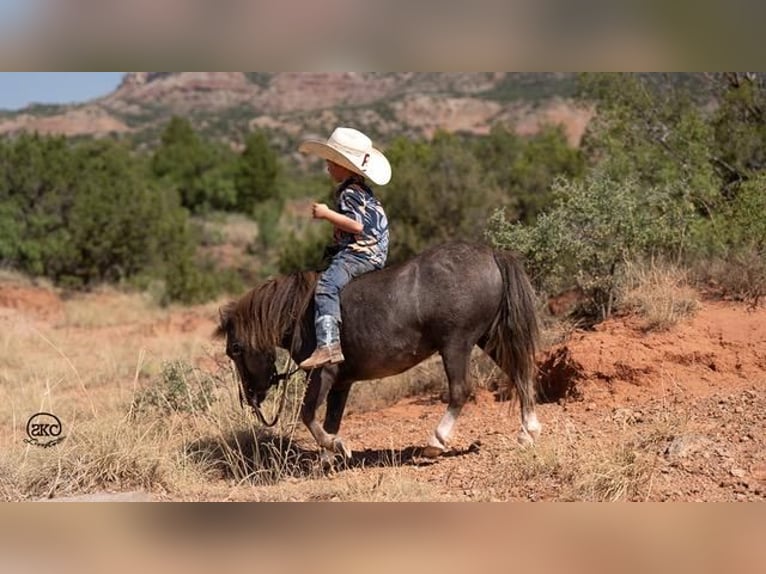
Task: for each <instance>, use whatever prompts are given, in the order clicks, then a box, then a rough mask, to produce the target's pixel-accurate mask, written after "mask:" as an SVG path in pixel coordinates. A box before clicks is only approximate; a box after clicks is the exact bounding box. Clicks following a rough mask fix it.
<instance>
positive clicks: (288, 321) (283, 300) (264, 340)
mask: <svg viewBox="0 0 766 574" xmlns="http://www.w3.org/2000/svg"><path fill="white" fill-rule="evenodd" d="M317 277H318V275H317V273H315V272H314V271H302V272H299V273H293V274H290V275H282V276H279V277H276V278H274V279H270V280H268V281H266V282H264V283H262V284H260V285H258V286H257V287H255V288H253V289H251V290H250V291H248V292H247V293H245V294H244V295H243V296H242V297H240V298H239V299H238V300H236V301H231V302H230V303H228V304H227V305H225V306H224V307H223V308H222V309H221V323H220V326H219V328H218V334H220V335H223V334H224V333H225V332H226V331H227V326H228V325H229V324H231V325H233V326H234V329H235V332H236V333H237V336H238V337H241V338H242V339H243V340H244V341H247V343H248V344H249V345H250V347H251V348H253V349H259V350H265V349H273V348H274V347H277V346H280V345H281V343H282V341H283V339H284V337H285V334H286V333H288V332H289V331H292V332H293V340H292V342H291V346H294V347H295V348H298V347H299V346H300V345H301V342H302V340H303V337H304V335H305V333H304V323H305V322H304V320H303V318H304V315H305V313H306V309H307V308H308V306H309V303H310V302H311V301H312V299H313V295H314V288H315V287H316V282H317Z"/></svg>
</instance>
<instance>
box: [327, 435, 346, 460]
mask: <svg viewBox="0 0 766 574" xmlns="http://www.w3.org/2000/svg"><path fill="white" fill-rule="evenodd" d="M332 449H333V451H335V452H336V453H337V454H339V455H341V456H342V457H343V460H351V449H350V448H348V447H347V446H346V445H345V444H344V443H343V441H342V440H341V439H340V438H338V437H335V438H334V439H333V441H332Z"/></svg>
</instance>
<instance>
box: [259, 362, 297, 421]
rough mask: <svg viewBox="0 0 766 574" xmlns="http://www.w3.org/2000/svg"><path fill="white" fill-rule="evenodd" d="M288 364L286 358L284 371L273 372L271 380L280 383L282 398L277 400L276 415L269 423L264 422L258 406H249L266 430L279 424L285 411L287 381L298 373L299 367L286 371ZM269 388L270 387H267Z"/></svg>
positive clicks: (264, 418)
mask: <svg viewBox="0 0 766 574" xmlns="http://www.w3.org/2000/svg"><path fill="white" fill-rule="evenodd" d="M289 363H290V357H289V356H288V357H287V362H286V363H285V370H284V372H283V373H277V372H276V371H275V372H274V375H272V377H271V378H272V380H274V379H276V384H277V385H279V384H280V383H282V396H281V397H280V398H279V408H278V409H277V413H276V414H275V415H274V419H273V420H272V421H271V422H269V421H267V420H266V417H265V416H264V414H263V412H262V411H261V406H260V405H251V406H252V407H253V410H254V411H255V415H256V416H257V417H258V420H259V421H260V422H261V424H262V425H263V426H265V427H266V428H272V427H274V426H275V425H276V424H277V423H278V422H279V417H280V416H281V415H282V412H283V411H284V410H285V402H286V398H287V381H288V380H290V377H292V376H293V375H294V374H295V373H297V372H298V371H300V369H301V368H300V366H298V365H295V367H294V368H293V369H290V370H288V369H287V365H288V364H289ZM269 386H271V385H269Z"/></svg>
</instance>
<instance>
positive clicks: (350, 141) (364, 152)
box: [298, 128, 391, 185]
mask: <svg viewBox="0 0 766 574" xmlns="http://www.w3.org/2000/svg"><path fill="white" fill-rule="evenodd" d="M298 151H300V152H303V153H308V154H312V155H316V156H319V157H321V158H323V159H326V160H329V161H331V162H333V163H337V164H338V165H342V166H343V167H345V168H347V169H350V170H351V171H353V172H354V173H358V174H359V175H362V176H364V177H368V178H370V180H372V181H373V183H376V184H377V185H386V184H387V183H388V182H389V181H390V180H391V164H389V163H388V160H387V159H386V156H384V155H383V154H382V153H381V152H380V151H378V150H377V149H375V148H374V147H372V140H370V138H368V137H367V136H366V135H364V134H363V133H362V132H360V131H359V130H355V129H353V128H335V131H333V132H332V134H331V135H330V137H329V138H328V140H327V141H321V140H306V141H304V142H302V143H301V145H300V146H298Z"/></svg>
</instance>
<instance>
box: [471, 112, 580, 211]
mask: <svg viewBox="0 0 766 574" xmlns="http://www.w3.org/2000/svg"><path fill="white" fill-rule="evenodd" d="M476 158H477V160H478V161H479V162H480V164H481V165H482V167H483V170H484V172H485V173H486V174H487V175H488V177H489V178H490V179H491V181H492V185H493V186H494V187H496V188H497V189H498V190H500V192H501V195H500V197H499V201H500V205H498V207H504V208H506V209H507V211H508V212H510V214H511V217H512V218H514V219H519V220H522V221H526V222H528V223H532V222H533V221H534V220H535V218H536V217H537V215H538V214H539V213H540V212H541V211H543V210H544V209H545V208H546V207H547V206H548V204H549V203H550V201H551V198H552V195H551V186H552V185H553V182H554V181H555V180H556V178H558V177H567V178H575V177H579V176H581V175H582V173H583V171H584V161H583V159H582V155H581V154H580V151H579V150H578V149H576V148H574V147H572V146H570V145H569V143H568V142H567V139H566V135H565V134H564V131H563V129H562V128H561V127H560V126H545V127H544V128H543V129H542V130H541V131H540V132H538V133H536V134H534V135H532V136H529V137H523V136H520V135H518V134H516V133H515V132H513V131H512V130H510V129H509V128H508V127H507V126H504V125H501V124H498V125H495V126H493V128H492V130H491V131H490V133H489V135H488V136H487V137H486V138H480V139H478V140H477V143H476Z"/></svg>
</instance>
